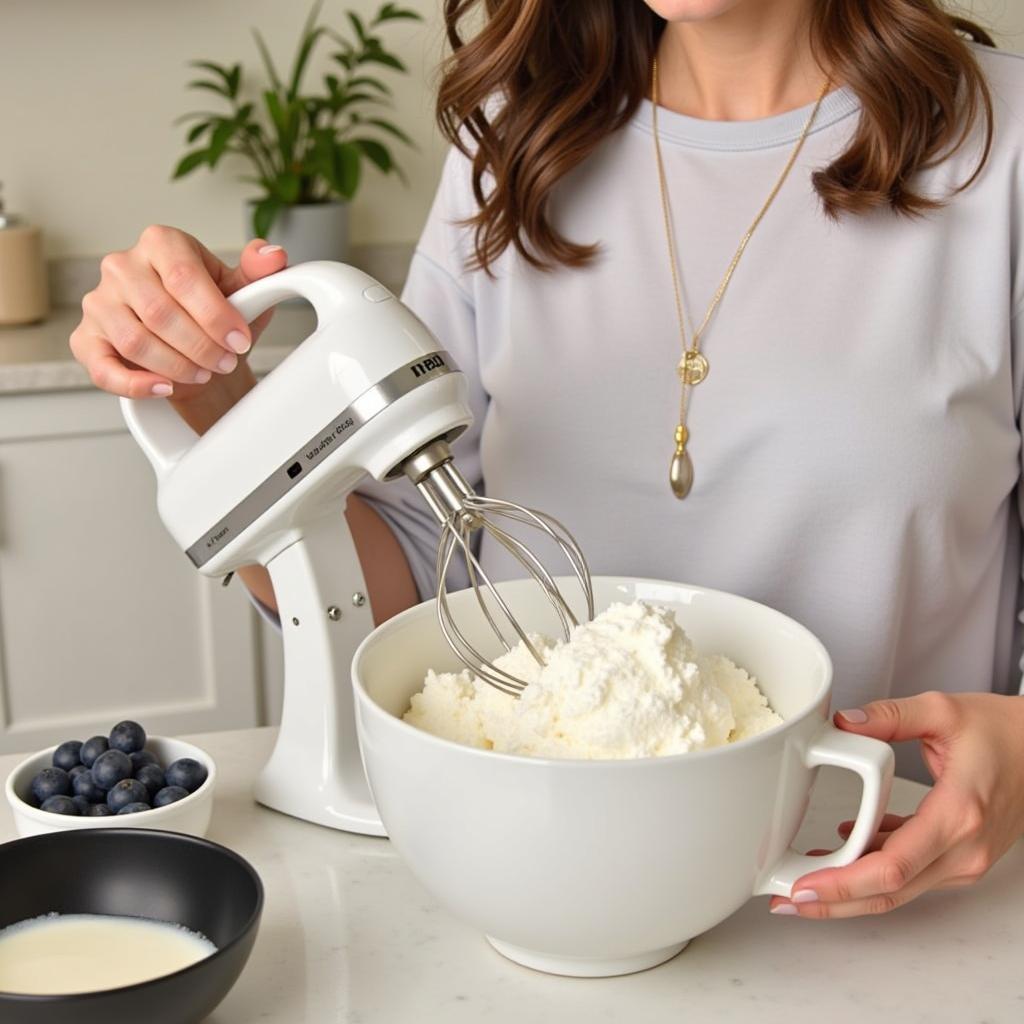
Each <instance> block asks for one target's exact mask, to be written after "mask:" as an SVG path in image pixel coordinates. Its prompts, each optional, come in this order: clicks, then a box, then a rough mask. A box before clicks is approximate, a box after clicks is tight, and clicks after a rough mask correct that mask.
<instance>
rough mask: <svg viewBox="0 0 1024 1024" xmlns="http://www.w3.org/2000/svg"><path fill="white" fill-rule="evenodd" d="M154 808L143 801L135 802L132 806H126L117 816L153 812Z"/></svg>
mask: <svg viewBox="0 0 1024 1024" xmlns="http://www.w3.org/2000/svg"><path fill="white" fill-rule="evenodd" d="M152 809H153V808H152V807H150V806H149V804H147V803H146V802H145V801H143V800H133V801H132V802H131V803H130V804H125V805H124V807H122V808H121V809H120V810H119V811H116V812H115V813H116V814H138V813H139V811H151V810H152Z"/></svg>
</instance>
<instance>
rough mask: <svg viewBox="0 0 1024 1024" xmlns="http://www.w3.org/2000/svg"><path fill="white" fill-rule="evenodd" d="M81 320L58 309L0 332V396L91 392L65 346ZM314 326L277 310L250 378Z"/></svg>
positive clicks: (302, 309)
mask: <svg viewBox="0 0 1024 1024" xmlns="http://www.w3.org/2000/svg"><path fill="white" fill-rule="evenodd" d="M81 316H82V313H81V310H80V309H79V308H78V307H77V306H62V307H58V308H57V309H55V310H54V311H53V312H52V313H51V315H50V316H49V318H48V319H46V320H45V321H43V322H42V323H39V324H32V325H30V326H27V327H0V396H2V395H5V394H8V395H9V394H27V393H32V392H37V391H68V390H77V389H80V388H91V387H92V382H91V381H90V380H89V376H88V374H87V373H86V372H85V370H84V369H83V368H82V367H81V366H80V365H79V364H78V363H77V362H75V359H74V357H73V356H72V355H71V350H70V349H69V347H68V338H69V337H70V335H71V332H72V331H73V330H74V329H75V326H76V325H77V324H78V321H79V320H80V319H81ZM315 323H316V319H315V317H314V315H313V311H312V310H311V309H310V308H309V307H308V306H305V305H295V306H281V307H278V309H277V311H276V312H275V313H274V316H273V318H272V319H271V321H270V325H269V326H268V327H267V329H266V331H265V332H264V334H263V337H262V338H260V341H259V343H258V344H257V345H256V346H255V347H254V348H253V350H252V354H251V355H250V356H249V362H250V364H251V365H252V367H253V369H254V370H255V371H256V373H257V374H262V373H267V372H268V371H270V370H271V369H273V368H274V367H275V366H277V364H278V363H279V362H280V361H281V360H282V359H284V357H285V356H286V355H287V354H288V353H289V352H290V351H291V350H292V349H293V348H294V347H295V346H296V345H297V344H298V343H299V342H300V341H302V340H303V339H304V338H306V337H307V336H308V335H309V334H310V333H311V332H312V330H313V327H314V326H315Z"/></svg>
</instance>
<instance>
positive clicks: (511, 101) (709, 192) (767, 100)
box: [71, 0, 1024, 918]
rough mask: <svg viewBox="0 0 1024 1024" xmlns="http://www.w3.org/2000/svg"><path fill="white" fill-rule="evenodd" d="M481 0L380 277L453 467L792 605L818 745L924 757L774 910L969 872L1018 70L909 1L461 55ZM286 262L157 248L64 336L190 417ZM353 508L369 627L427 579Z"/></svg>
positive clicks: (578, 21) (1005, 380) (262, 589)
mask: <svg viewBox="0 0 1024 1024" xmlns="http://www.w3.org/2000/svg"><path fill="white" fill-rule="evenodd" d="M477 6H478V4H477V2H476V0H448V2H447V3H446V5H445V11H446V18H447V21H448V27H449V38H450V40H451V42H452V44H453V47H454V56H453V57H452V58H451V60H450V61H449V63H448V65H447V67H446V74H445V77H444V80H443V82H442V86H441V92H440V99H439V112H440V118H441V123H442V126H443V128H444V130H445V131H446V133H447V134H448V136H449V138H450V139H452V141H453V142H455V143H456V146H455V148H454V149H453V151H452V154H451V155H450V157H449V159H448V162H447V164H446V167H445V171H444V175H443V178H442V182H441V185H440V189H439V191H438V195H437V199H436V202H435V205H434V208H433V210H432V212H431V215H430V218H429V220H428V223H427V226H426V229H425V231H424V234H423V237H422V239H421V241H420V245H419V247H418V249H417V254H416V256H415V258H414V260H413V264H412V268H411V270H410V274H409V279H408V282H407V285H406V289H405V292H404V299H405V301H406V302H407V303H408V304H409V305H410V306H411V307H412V308H413V309H414V310H415V311H416V312H417V313H418V314H419V315H420V316H421V317H422V318H423V319H424V320H425V321H426V322H427V324H428V325H429V326H430V327H431V328H432V329H433V330H434V332H435V333H436V334H437V335H438V337H439V338H440V339H441V340H442V342H443V344H444V345H445V347H446V348H448V349H449V350H450V351H451V352H452V354H453V355H454V357H455V359H456V361H457V362H458V364H459V365H460V366H461V368H462V369H463V370H464V371H465V372H466V374H467V376H468V378H469V380H470V382H471V387H472V398H473V402H474V405H475V409H476V412H477V421H476V426H475V429H474V431H473V432H472V433H471V434H469V435H468V436H466V437H465V438H464V439H463V441H462V444H461V450H460V451H459V459H460V464H461V467H462V468H463V470H464V471H466V472H467V473H468V474H469V475H471V476H472V477H475V478H476V480H477V482H478V483H481V484H482V482H483V481H486V487H487V490H488V492H489V493H491V494H494V495H504V496H508V497H512V498H515V499H516V500H519V501H522V502H525V503H527V504H530V505H535V506H537V507H540V508H543V509H545V510H547V511H549V512H551V513H553V514H554V515H556V516H558V517H559V518H560V519H562V520H564V521H566V522H568V523H569V524H570V526H571V528H572V530H573V531H574V533H575V534H576V536H577V537H578V539H579V540H580V542H581V543H582V545H583V548H584V550H585V551H586V552H587V554H588V556H589V558H590V560H591V564H592V566H593V568H594V570H595V571H596V572H599V573H628V574H634V575H650V576H658V577H666V578H677V579H687V580H693V581H695V582H698V583H701V584H704V585H708V586H712V587H717V588H720V589H725V590H731V591H736V592H740V593H744V594H746V595H748V596H750V597H753V598H755V599H757V600H760V601H764V602H766V603H768V604H771V605H774V606H776V607H778V608H781V609H783V610H785V611H786V612H788V613H790V614H792V615H794V616H795V617H796V618H798V619H800V620H802V621H804V622H806V623H807V624H808V625H809V626H810V627H811V628H812V629H814V630H815V631H816V632H817V633H818V634H819V635H820V636H821V637H822V638H823V639H824V641H825V642H826V644H827V645H828V647H829V649H830V650H831V652H832V654H833V657H834V660H835V663H836V667H837V684H836V685H837V694H838V698H839V700H840V701H841V703H842V704H845V705H847V706H850V707H852V708H853V710H850V711H846V712H839V713H838V714H837V716H836V724H837V725H838V726H839V727H840V728H843V729H848V730H850V731H852V732H858V733H861V734H863V735H871V736H876V737H879V738H881V739H884V740H889V741H894V742H895V741H910V740H916V741H919V746H920V750H921V752H922V753H923V756H924V760H925V762H926V763H927V767H928V770H929V771H930V772H931V774H932V776H933V777H934V778H935V779H936V785H935V786H934V788H933V789H932V791H931V792H930V794H929V795H928V797H927V798H926V799H925V800H924V801H923V803H922V805H921V807H920V808H919V809H918V812H917V813H916V814H915V815H913V816H912V817H909V818H901V817H898V816H887V818H886V819H885V821H884V822H883V824H882V831H881V832H880V834H879V836H878V837H877V838H876V840H875V842H874V844H873V846H872V849H871V850H870V851H869V852H868V853H867V854H866V855H865V856H864V857H862V858H861V859H860V860H859V861H858V862H857V863H855V864H853V865H851V866H849V867H846V868H842V869H834V870H826V871H819V872H815V873H813V874H811V875H808V876H806V877H805V878H804V879H802V880H801V881H800V882H799V883H798V884H797V886H796V887H795V888H794V896H793V899H792V900H784V899H778V898H776V899H773V900H772V910H773V912H776V913H787V914H794V915H796V914H799V915H800V916H802V917H813V918H826V917H847V916H852V915H858V914H870V913H879V912H883V911H887V910H890V909H892V908H894V907H896V906H898V905H900V904H902V903H905V902H906V901H908V900H910V899H913V898H914V897H915V896H917V895H918V894H920V893H921V892H924V891H926V890H928V889H935V888H942V887H949V886H959V885H963V884H966V883H969V882H972V881H974V880H976V879H977V878H979V877H980V876H981V875H982V874H984V872H985V871H986V870H987V869H988V867H989V866H990V865H991V864H992V863H993V862H994V861H995V860H996V859H998V858H999V857H1000V856H1001V855H1002V854H1003V853H1004V852H1005V851H1006V850H1007V849H1008V847H1009V846H1010V844H1011V843H1012V842H1013V841H1014V840H1015V839H1016V838H1017V837H1018V836H1020V834H1021V833H1022V831H1024V753H1022V751H1024V744H1022V737H1024V700H1022V699H1021V697H1020V696H1017V693H1018V687H1019V675H1020V673H1019V668H1018V659H1019V650H1018V633H1017V629H1016V624H1017V622H1016V620H1017V601H1018V583H1019V580H1020V574H1021V564H1020V558H1021V525H1020V518H1019V516H1018V513H1017V511H1016V510H1015V508H1014V498H1015V495H1016V493H1017V483H1018V478H1019V476H1020V450H1021V443H1020V433H1019V429H1018V423H1019V413H1020V402H1021V390H1022V385H1024V381H1022V377H1024V368H1022V367H1024V353H1022V352H1021V351H1020V349H1021V347H1022V346H1024V313H1021V310H1024V259H1022V255H1021V238H1022V235H1024V179H1022V171H1021V167H1022V166H1024V120H1022V111H1021V107H1020V101H1019V97H1021V96H1022V95H1024V63H1022V62H1021V61H1020V60H1019V59H1017V58H1014V57H1011V56H1007V55H1003V54H998V53H996V52H994V51H993V50H991V49H989V48H986V47H985V46H982V45H978V44H977V43H968V42H966V41H965V40H964V38H963V33H964V31H973V32H974V35H975V36H976V38H977V39H979V40H980V39H983V34H982V33H981V32H980V30H970V29H969V27H968V26H967V25H966V24H965V23H962V22H955V21H954V20H953V19H951V18H950V17H949V16H948V15H947V14H945V13H944V12H943V11H942V10H941V9H940V7H939V5H938V4H937V3H936V2H935V0H649V2H648V3H646V4H645V3H641V2H640V0H591V2H588V3H586V4H564V3H560V2H557V0H489V2H488V3H487V4H486V13H487V15H488V17H487V20H486V22H485V24H484V27H483V28H482V30H481V31H480V32H479V34H478V35H477V36H476V37H475V38H473V39H472V40H470V41H468V42H463V40H462V39H461V37H460V31H459V29H460V25H461V24H462V22H463V19H464V18H465V17H466V16H467V15H472V14H474V13H475V11H474V9H475V8H476V7H477ZM958 30H959V31H958ZM647 97H654V98H655V99H656V103H651V102H650V101H649V99H648V98H647ZM993 125H994V128H993ZM285 262H286V254H285V253H284V252H282V251H280V250H279V249H277V248H276V247H274V246H267V245H264V244H262V243H259V242H254V243H251V244H250V245H249V246H247V247H246V249H245V251H244V252H243V254H242V259H241V265H240V266H239V267H238V268H229V267H226V266H223V265H222V264H221V263H220V262H219V261H218V260H216V259H215V258H214V257H213V256H212V255H211V254H210V253H209V252H207V251H206V250H205V249H204V248H203V247H202V245H201V244H200V243H199V242H198V241H197V240H195V239H194V238H191V237H190V236H188V235H185V234H183V233H182V232H179V231H176V230H174V229H171V228H166V227H158V228H149V229H147V230H146V231H145V232H144V233H143V235H142V237H141V239H140V241H139V243H138V245H136V246H135V247H134V248H133V249H130V250H128V251H127V252H123V253H116V254H113V255H111V256H108V257H106V259H105V260H104V261H103V276H102V281H101V283H100V285H99V287H98V288H97V289H96V290H95V291H94V292H92V293H90V294H89V295H87V296H86V297H85V300H84V302H83V309H84V314H85V315H84V317H83V320H82V323H81V325H80V326H79V327H78V329H77V330H76V331H75V333H74V335H73V336H72V339H71V344H72V348H73V350H74V352H75V354H76V356H77V357H78V358H79V359H80V360H81V361H82V362H83V363H84V364H85V365H86V366H87V367H88V369H89V371H90V373H91V374H92V377H93V380H94V381H95V382H96V383H97V384H98V385H99V386H101V387H104V388H106V389H107V390H110V391H113V392H115V393H117V394H122V395H132V396H136V397H141V396H144V395H148V394H154V395H167V396H170V397H171V400H172V401H173V402H174V404H175V406H176V408H177V409H178V410H179V412H180V413H181V415H182V416H184V417H185V418H186V420H188V421H189V422H190V423H191V424H192V425H193V426H194V427H195V428H196V429H197V430H204V429H206V428H207V427H209V426H210V425H211V424H212V423H213V422H215V421H216V419H217V418H218V417H219V416H220V415H221V414H222V413H223V412H224V410H225V409H227V408H228V407H230V405H231V404H232V403H233V402H234V401H236V400H237V398H238V397H239V395H241V394H242V393H244V392H245V391H246V390H247V389H248V388H249V387H251V386H252V383H253V378H252V374H251V373H250V371H249V370H248V367H247V366H246V362H245V359H244V353H245V351H246V350H247V348H248V347H249V344H250V341H251V340H254V339H255V338H256V336H257V335H258V333H259V329H260V324H259V323H257V324H255V325H253V327H252V328H251V329H250V328H249V327H247V326H246V325H245V324H244V323H243V322H242V320H241V319H240V317H239V315H238V314H237V313H236V312H235V311H234V310H233V309H232V308H231V307H230V306H229V305H228V304H227V303H226V302H225V301H224V299H223V295H225V294H229V293H230V292H231V291H233V290H234V289H236V288H238V287H239V286H241V285H242V284H244V283H245V282H246V281H249V280H252V279H254V278H256V277H260V276H263V275H265V274H268V273H272V272H274V271H276V270H279V269H281V268H282V267H283V266H284V265H285ZM695 331H696V336H695V334H694V332H695ZM677 364H678V366H679V367H680V369H679V372H677ZM709 371H710V372H709ZM705 377H706V378H707V379H706V381H705V380H704V378H705ZM670 466H671V470H670ZM691 470H692V473H691ZM670 477H671V479H670ZM691 478H692V487H691V486H690V484H691ZM680 496H683V497H682V500H680ZM348 515H349V521H350V525H351V526H352V528H353V531H354V532H355V534H356V537H357V542H358V544H359V546H360V550H361V552H362V553H363V555H364V564H365V568H366V572H367V576H368V583H369V586H370V588H371V594H372V598H373V603H374V608H375V613H376V615H377V617H378V618H384V617H387V616H388V615H390V614H392V613H393V612H394V611H396V610H398V609H400V608H402V607H405V606H406V605H408V604H409V603H411V602H412V601H414V600H415V599H416V592H417V584H418V585H419V588H420V589H421V590H422V591H424V592H429V590H430V588H431V582H430V565H431V548H432V545H433V536H432V534H431V531H430V528H429V522H428V516H427V514H426V513H425V511H424V510H423V509H422V508H421V506H420V505H419V502H418V500H417V498H416V496H415V495H410V494H409V493H408V492H403V491H402V489H401V485H397V484H395V485H385V486H379V487H378V486H371V487H368V488H367V489H366V491H365V497H364V499H362V500H355V501H353V502H352V503H351V504H350V508H349V512H348ZM482 557H483V560H484V562H485V565H486V566H487V568H488V570H489V571H490V572H492V573H493V574H495V575H497V576H501V575H502V574H503V573H505V574H508V575H514V574H516V573H515V566H514V565H509V564H508V563H507V561H506V560H505V558H504V557H503V553H502V552H501V551H495V550H493V548H490V547H488V546H487V545H486V544H485V546H484V549H483V554H482ZM247 583H248V584H249V586H250V588H251V589H252V591H253V592H254V593H255V594H256V596H257V597H259V598H260V599H261V600H262V601H263V602H264V603H265V604H268V605H272V604H273V592H272V590H271V588H270V586H269V581H268V579H267V577H266V575H265V573H263V572H262V570H258V569H254V570H250V571H248V572H247ZM858 705H861V706H858ZM916 748H917V745H915V746H914V748H913V749H916ZM906 754H907V751H906V750H904V751H902V752H901V756H903V757H904V761H903V765H902V769H903V771H904V773H906V772H907V771H908V764H910V763H909V762H908V761H907V760H906ZM910 767H911V770H912V765H911V766H910ZM843 831H844V826H840V832H841V833H842V832H843Z"/></svg>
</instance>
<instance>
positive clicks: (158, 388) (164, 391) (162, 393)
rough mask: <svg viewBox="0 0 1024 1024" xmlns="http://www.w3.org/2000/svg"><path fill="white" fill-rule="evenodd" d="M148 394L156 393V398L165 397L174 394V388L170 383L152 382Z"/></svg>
mask: <svg viewBox="0 0 1024 1024" xmlns="http://www.w3.org/2000/svg"><path fill="white" fill-rule="evenodd" d="M150 394H153V395H156V397H157V398H166V397H167V396H168V395H173V394H174V388H172V387H171V385H170V384H154V385H153V386H152V387H151V388H150Z"/></svg>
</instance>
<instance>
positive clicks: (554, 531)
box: [402, 440, 594, 697]
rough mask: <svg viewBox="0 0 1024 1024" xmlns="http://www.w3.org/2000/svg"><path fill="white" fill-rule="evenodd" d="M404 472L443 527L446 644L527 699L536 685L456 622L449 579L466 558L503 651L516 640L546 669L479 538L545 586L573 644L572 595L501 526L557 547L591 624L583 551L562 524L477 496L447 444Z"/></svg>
mask: <svg viewBox="0 0 1024 1024" xmlns="http://www.w3.org/2000/svg"><path fill="white" fill-rule="evenodd" d="M402 468H403V470H404V471H405V473H406V475H407V476H408V477H409V478H410V479H411V480H412V481H413V483H414V484H415V485H416V487H417V489H418V490H419V492H420V494H421V495H422V496H423V498H424V500H425V501H426V503H427V505H428V506H429V507H430V509H431V510H432V511H433V513H434V515H435V516H436V517H437V520H438V522H439V523H440V524H441V540H440V543H439V545H438V550H437V614H438V621H439V623H440V625H441V630H442V632H443V633H444V636H445V639H446V640H447V641H448V644H449V646H450V647H451V648H452V650H453V651H454V652H455V654H456V655H457V656H458V657H459V659H460V660H461V661H462V663H463V664H464V665H466V666H467V668H469V669H470V670H471V671H472V672H474V673H475V674H476V675H477V676H479V677H480V678H481V679H483V680H484V681H485V682H488V683H490V684H491V686H493V687H495V688H496V689H498V690H500V691H501V692H502V693H506V694H508V695H510V696H513V697H517V696H519V694H520V693H522V692H523V690H525V689H526V686H527V685H528V684H527V682H526V680H524V679H520V678H519V677H518V676H515V675H513V674H511V673H509V672H506V671H505V670H504V669H502V668H500V667H499V666H498V665H496V664H494V662H493V661H491V660H488V659H487V658H485V657H484V656H483V655H482V654H481V653H480V651H479V650H478V648H477V647H476V645H475V644H474V643H473V642H472V641H471V640H470V639H469V638H468V636H467V635H466V633H465V631H464V630H463V629H461V628H460V627H459V624H458V622H457V621H456V619H455V618H454V616H453V615H452V612H451V607H450V605H449V602H448V578H449V573H450V571H451V569H452V563H453V562H454V561H456V560H457V558H461V560H462V561H463V563H464V564H465V567H466V571H467V574H468V577H469V582H470V586H471V587H472V588H473V591H474V593H475V594H476V599H477V603H478V605H479V607H480V610H481V612H482V613H483V615H484V618H485V619H486V621H487V623H488V624H489V625H490V627H491V629H492V630H493V632H494V634H495V635H496V636H497V637H498V640H499V641H500V642H501V645H502V647H504V648H505V650H506V651H511V650H512V647H513V645H514V643H515V638H518V640H519V641H521V642H522V643H523V645H524V646H525V648H526V649H527V650H528V651H529V652H530V654H531V655H532V656H533V658H534V659H535V660H536V661H537V663H538V664H539V665H543V664H544V659H543V657H542V655H541V654H540V652H539V651H538V650H537V647H536V645H535V644H534V643H533V641H532V640H531V639H530V636H529V635H528V634H527V633H526V631H525V630H524V629H523V628H522V626H521V625H520V623H519V622H518V621H517V619H516V617H515V615H514V614H513V613H512V611H511V609H510V608H509V606H508V604H507V602H506V601H505V599H504V598H503V597H502V595H501V592H500V591H499V590H498V588H497V587H495V585H494V584H493V583H492V581H491V579H490V578H489V577H488V575H487V573H486V572H485V571H484V569H483V567H482V566H481V565H480V562H479V560H478V558H477V557H476V555H475V554H474V552H473V546H472V540H473V535H474V534H476V533H477V532H478V531H481V530H483V531H485V532H486V533H487V534H488V535H489V536H490V537H492V538H493V539H494V540H495V541H497V543H498V544H500V545H501V546H502V547H503V548H504V549H505V550H506V551H508V552H509V554H511V555H512V556H513V557H514V558H515V559H516V560H517V561H518V562H519V564H520V565H521V566H522V567H523V568H524V569H525V570H526V573H527V575H528V576H529V577H531V578H532V579H534V580H535V581H536V582H537V585H538V586H539V587H540V588H541V589H542V590H543V592H544V594H545V596H546V597H547V599H548V601H549V602H550V604H551V606H552V608H553V609H554V611H555V613H556V618H557V620H558V623H559V625H560V628H561V632H562V635H563V637H564V638H565V639H568V638H569V633H570V631H571V630H572V628H573V627H574V626H578V625H579V619H578V618H577V616H576V615H575V613H574V612H573V610H572V607H571V606H570V604H569V602H568V601H567V599H566V595H565V594H564V593H563V591H562V589H561V587H559V585H558V584H557V583H556V582H555V579H554V578H553V576H552V575H551V573H550V572H549V571H548V570H547V568H545V566H544V564H543V563H542V562H541V561H540V559H539V558H538V557H537V556H536V555H535V554H534V553H533V551H532V550H531V549H530V547H528V546H527V545H526V544H525V543H523V541H521V540H520V539H519V538H518V537H517V536H516V535H515V534H514V533H513V532H511V531H510V530H508V529H505V528H503V526H501V525H499V523H502V522H503V523H515V524H517V525H518V526H520V527H523V526H525V527H527V528H531V529H536V530H540V531H541V532H542V534H544V535H545V536H546V537H547V538H549V539H550V540H551V541H553V542H554V543H555V545H557V547H558V548H559V549H560V550H561V552H562V554H563V555H564V556H565V558H566V560H567V561H568V562H569V565H570V567H571V569H572V572H573V575H574V576H575V577H576V579H577V580H578V582H579V584H580V588H581V590H582V593H583V597H584V600H585V603H586V617H587V619H588V620H589V619H591V618H593V616H594V592H593V586H592V584H591V578H590V569H589V568H588V566H587V561H586V559H585V558H584V556H583V552H582V551H581V550H580V546H579V544H578V543H577V542H576V540H575V538H574V537H573V536H572V534H571V533H569V531H568V530H567V529H566V528H565V527H564V526H563V525H562V524H561V523H560V522H559V521H558V520H557V519H555V518H554V517H553V516H550V515H548V514H547V513H545V512H540V511H537V510H536V509H530V508H526V507H525V506H523V505H517V504H516V503H515V502H511V501H502V500H500V499H497V498H487V497H483V496H482V495H478V494H476V493H475V492H474V491H473V489H472V488H471V487H470V486H469V484H468V483H467V482H466V479H465V477H463V475H462V474H461V473H460V472H459V470H458V469H457V468H456V466H455V464H454V462H453V461H452V454H451V450H450V449H449V447H448V445H447V443H446V442H445V441H443V440H437V441H434V442H432V443H431V444H429V445H427V446H426V447H425V448H422V449H421V450H420V451H418V452H417V453H416V454H415V455H413V456H412V457H411V458H409V459H407V460H406V462H405V463H404V464H403V467H402Z"/></svg>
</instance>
